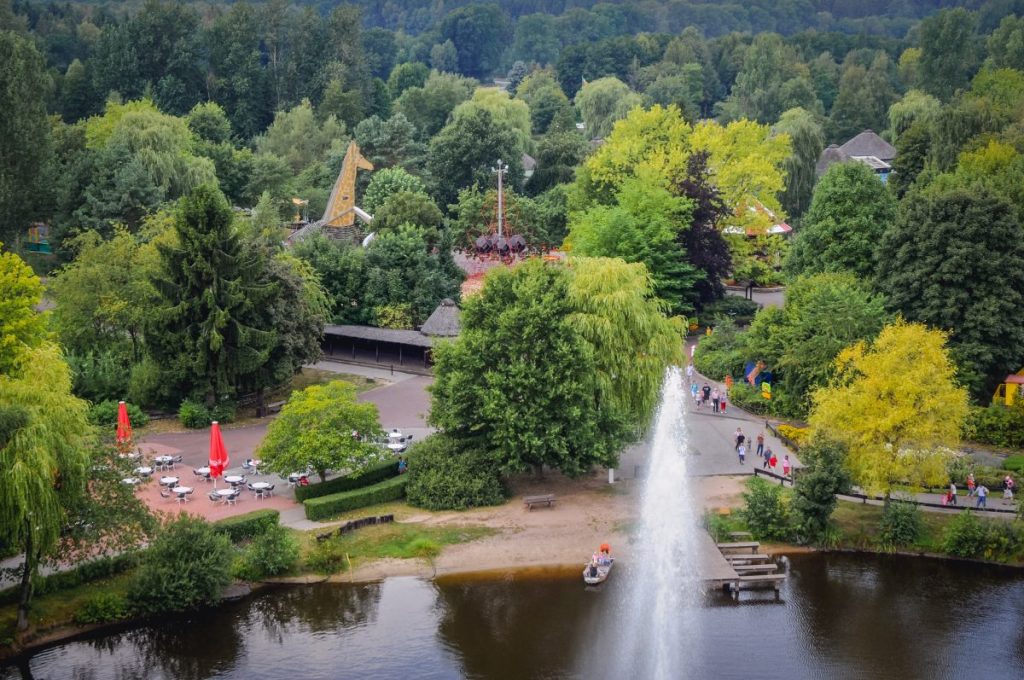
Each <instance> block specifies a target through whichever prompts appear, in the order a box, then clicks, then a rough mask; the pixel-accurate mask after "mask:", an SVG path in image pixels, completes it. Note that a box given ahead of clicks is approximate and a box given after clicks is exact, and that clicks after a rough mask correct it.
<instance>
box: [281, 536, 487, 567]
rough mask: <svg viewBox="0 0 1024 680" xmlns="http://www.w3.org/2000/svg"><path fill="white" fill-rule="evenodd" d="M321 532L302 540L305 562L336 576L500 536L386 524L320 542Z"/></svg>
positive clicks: (427, 557) (425, 555)
mask: <svg viewBox="0 0 1024 680" xmlns="http://www.w3.org/2000/svg"><path fill="white" fill-rule="evenodd" d="M317 533H318V532H315V531H310V532H305V533H304V534H302V535H301V537H300V541H301V542H300V546H301V552H302V558H301V561H302V563H303V565H304V567H305V568H306V569H310V570H312V571H316V572H319V573H326V574H333V573H337V572H341V571H345V570H347V569H348V568H349V566H350V565H351V566H358V565H359V564H360V563H361V562H367V561H371V560H376V559H385V558H392V559H416V558H421V559H428V560H432V559H433V558H434V557H437V555H438V554H440V552H441V549H442V548H443V547H444V546H446V545H455V544H457V543H468V542H469V541H475V540H477V539H480V538H484V537H486V536H491V535H493V534H495V533H496V530H495V529H491V528H489V527H463V526H419V525H415V524H384V525H379V526H375V527H367V528H365V529H360V530H359V531H356V532H352V533H350V534H346V535H344V536H334V537H332V538H330V539H328V540H326V541H323V542H317V540H316V534H317Z"/></svg>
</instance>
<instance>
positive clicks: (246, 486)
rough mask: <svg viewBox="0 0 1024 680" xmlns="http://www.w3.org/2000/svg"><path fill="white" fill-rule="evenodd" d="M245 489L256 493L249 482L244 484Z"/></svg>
mask: <svg viewBox="0 0 1024 680" xmlns="http://www.w3.org/2000/svg"><path fill="white" fill-rule="evenodd" d="M245 488H247V489H249V491H251V492H253V493H256V489H254V488H252V483H251V482H250V483H249V484H246V485H245Z"/></svg>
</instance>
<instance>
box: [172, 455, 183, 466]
mask: <svg viewBox="0 0 1024 680" xmlns="http://www.w3.org/2000/svg"><path fill="white" fill-rule="evenodd" d="M182 460H183V459H182V457H181V455H180V454H179V455H177V456H175V457H174V458H171V469H172V470H173V469H174V466H175V465H177V464H178V463H180V462H181V461H182Z"/></svg>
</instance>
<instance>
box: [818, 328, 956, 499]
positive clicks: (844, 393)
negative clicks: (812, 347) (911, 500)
mask: <svg viewBox="0 0 1024 680" xmlns="http://www.w3.org/2000/svg"><path fill="white" fill-rule="evenodd" d="M955 373H956V366H955V365H954V364H953V361H952V359H950V356H949V352H948V351H947V349H946V334H945V333H943V332H942V331H936V330H930V329H928V328H927V327H926V326H924V325H923V324H919V323H907V322H905V321H897V322H896V323H894V324H891V325H889V326H886V327H885V328H884V329H882V332H881V333H880V334H879V335H878V337H877V338H876V339H875V341H874V342H873V343H871V345H870V346H869V345H867V344H866V343H864V342H858V343H857V344H855V345H852V346H851V347H848V348H846V349H844V350H843V351H842V352H840V353H839V356H838V358H837V359H836V375H835V377H834V378H833V380H832V382H831V384H830V385H829V386H828V387H824V388H822V389H819V390H818V391H817V392H815V393H814V397H813V400H814V407H813V409H812V411H811V416H810V425H811V428H812V430H813V432H814V433H815V434H821V435H824V436H825V437H826V438H828V439H831V440H833V441H837V442H840V443H842V444H845V445H846V447H847V451H848V453H847V456H846V465H847V468H848V469H849V471H850V473H851V475H852V477H853V480H854V482H856V483H857V484H859V485H860V486H861V487H863V488H864V489H865V490H866V491H868V492H881V493H884V494H885V497H886V500H888V499H889V496H890V494H891V492H892V488H893V486H895V485H896V484H900V483H910V484H918V485H936V484H939V485H941V484H943V483H945V481H946V479H947V477H946V462H947V457H948V456H947V454H946V453H945V452H946V451H948V450H949V449H951V448H955V447H956V446H957V445H958V444H959V442H960V432H961V428H962V426H963V423H964V419H965V418H966V417H967V392H966V391H965V390H964V389H963V388H961V387H960V386H959V385H957V384H956V380H955Z"/></svg>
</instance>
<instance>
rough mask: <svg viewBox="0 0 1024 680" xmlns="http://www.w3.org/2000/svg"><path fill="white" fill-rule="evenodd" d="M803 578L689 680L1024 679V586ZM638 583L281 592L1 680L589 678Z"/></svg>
mask: <svg viewBox="0 0 1024 680" xmlns="http://www.w3.org/2000/svg"><path fill="white" fill-rule="evenodd" d="M788 563H789V574H790V578H789V580H788V581H787V583H786V585H785V587H784V589H783V591H782V596H781V598H780V600H779V601H778V602H776V601H775V600H774V598H773V597H772V596H771V595H768V594H765V595H759V594H747V593H744V594H743V601H742V602H740V603H738V604H737V603H735V602H733V601H731V600H729V599H728V598H727V597H726V596H724V595H722V594H720V593H711V594H709V595H708V596H707V597H706V598H705V599H704V603H703V606H701V607H700V608H699V609H698V610H697V611H695V612H692V614H690V615H688V618H690V619H691V622H690V623H689V624H688V626H687V629H688V633H687V635H689V636H691V639H690V641H689V642H690V643H693V644H691V645H690V646H691V647H692V648H693V649H695V650H697V651H696V652H695V653H694V658H692V659H691V660H690V662H689V663H688V664H687V667H686V668H685V669H684V670H683V671H682V673H681V675H680V677H685V678H695V679H700V680H710V679H712V678H737V679H739V678H743V679H748V678H752V679H760V678H764V679H772V678H779V679H785V680H796V679H800V678H814V679H817V678H829V679H837V680H838V679H846V678H850V679H854V678H857V679H859V678H900V679H906V678H923V679H927V680H937V679H945V678H950V679H952V678H970V679H972V680H974V679H980V678H984V679H985V680H991V679H993V678H1007V679H1016V680H1021V679H1022V678H1024V575H1022V574H1021V572H1019V571H1015V570H1010V569H1002V568H997V567H987V566H979V565H973V564H957V563H952V562H943V561H938V560H925V559H914V558H900V557H874V556H859V555H801V556H793V557H791V558H789V560H788ZM617 569H619V568H618V567H617ZM628 578H629V572H628V570H627V569H625V568H623V569H621V570H618V571H617V573H613V574H612V577H611V579H610V580H609V582H608V583H606V584H605V585H604V586H602V587H601V588H600V589H586V588H585V587H584V586H583V584H582V582H579V581H577V580H576V579H575V578H574V579H568V578H555V577H551V576H547V577H530V578H526V577H523V578H516V579H512V580H503V581H493V580H490V581H487V580H465V579H461V580H454V579H453V580H444V581H440V582H431V581H423V580H418V579H412V578H395V579H388V580H386V581H384V582H382V583H378V584H372V585H319V586H310V587H302V588H287V589H280V590H275V591H272V592H266V593H262V594H260V595H258V596H255V597H252V598H250V599H247V600H244V601H240V602H234V603H230V604H226V605H224V606H222V607H220V608H219V609H217V610H215V611H209V612H203V613H202V614H195V615H190V616H178V617H168V618H166V619H163V620H160V621H157V622H154V623H152V624H150V625H147V626H143V627H138V628H133V629H131V630H127V631H121V632H115V633H112V634H107V635H104V636H101V637H97V638H93V639H88V640H80V641H76V642H71V643H67V644H63V645H60V646H57V647H53V648H50V649H46V650H44V651H41V652H38V653H37V654H35V655H34V656H32V657H30V658H27V659H22V660H21V661H20V662H19V664H17V665H13V666H6V667H3V668H0V680H13V679H14V678H22V677H26V678H27V677H34V678H37V679H40V680H41V679H44V678H45V679H50V678H81V679H83V680H86V679H88V680H93V679H95V680H101V679H107V678H110V679H117V680H122V679H124V680H127V679H131V678H140V679H141V678H152V679H154V680H156V679H162V678H167V679H175V680H193V679H198V678H238V679H240V680H241V679H245V680H253V679H259V678H294V679H295V680H299V679H300V678H302V679H305V678H361V679H362V678H385V679H389V678H395V679H397V680H407V679H408V680H413V679H425V680H429V679H432V678H437V679H441V678H445V679H447V678H496V679H502V680H504V679H513V678H543V679H549V678H550V679H556V678H576V677H583V676H582V675H581V670H580V669H581V668H584V667H586V668H592V667H594V664H593V663H588V662H593V661H594V660H597V661H599V662H600V661H601V660H602V659H603V658H605V657H603V656H602V653H603V650H602V649H599V648H597V644H596V642H595V640H596V639H597V637H598V636H597V635H596V634H595V631H596V628H595V627H598V626H609V627H612V628H613V629H614V626H615V625H616V620H617V616H618V612H617V611H616V604H615V602H616V600H617V596H618V595H621V593H622V590H621V589H623V586H624V585H625V583H626V580H627V579H628ZM597 667H600V663H598V664H597ZM595 675H600V672H596V673H595V672H594V671H590V672H589V673H588V675H586V676H585V677H586V678H587V680H590V679H591V678H594V676H595ZM630 680H640V679H639V678H637V679H630Z"/></svg>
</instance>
